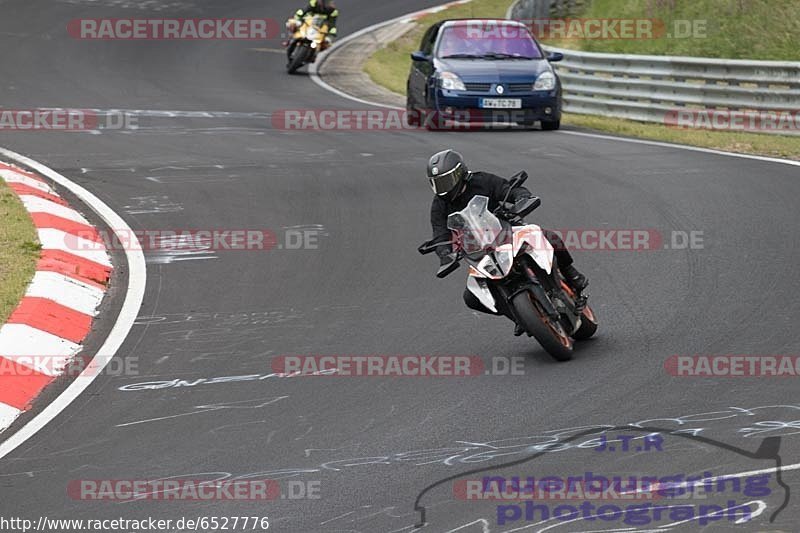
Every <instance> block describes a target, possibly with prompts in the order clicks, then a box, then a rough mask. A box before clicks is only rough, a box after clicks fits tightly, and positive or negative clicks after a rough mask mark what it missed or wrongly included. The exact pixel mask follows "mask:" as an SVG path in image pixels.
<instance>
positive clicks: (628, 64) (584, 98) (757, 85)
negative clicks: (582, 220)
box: [508, 0, 800, 133]
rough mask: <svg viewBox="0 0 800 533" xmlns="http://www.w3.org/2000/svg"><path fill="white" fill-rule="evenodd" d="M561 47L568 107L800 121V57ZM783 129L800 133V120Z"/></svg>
mask: <svg viewBox="0 0 800 533" xmlns="http://www.w3.org/2000/svg"><path fill="white" fill-rule="evenodd" d="M568 2H574V0H519V1H517V2H516V3H515V4H514V5H513V6H512V7H511V8H510V9H509V13H508V16H509V18H514V19H517V20H527V19H535V18H548V17H553V16H555V15H554V11H552V10H554V9H555V8H556V7H557V4H561V5H563V4H564V3H568ZM544 48H545V49H546V50H547V51H554V52H561V53H562V54H564V60H563V61H562V62H560V63H554V67H555V68H556V71H557V72H558V75H559V77H560V78H561V81H562V84H563V87H564V110H565V111H568V112H573V113H582V114H588V115H601V116H608V117H619V118H628V119H633V120H639V121H645V122H660V123H664V122H665V121H669V120H671V119H672V118H674V116H675V114H676V113H678V112H680V111H708V112H711V113H713V112H719V113H722V114H725V113H730V112H742V113H750V112H756V113H762V114H763V113H764V112H775V114H776V115H778V114H786V113H787V112H788V113H791V114H792V115H793V116H794V117H796V120H799V121H800V62H790V61H754V60H734V59H712V58H698V57H676V56H646V55H620V54H601V53H594V52H580V51H575V50H568V49H563V48H554V47H544ZM765 131H767V130H766V129H765ZM772 131H775V132H776V133H800V124H797V126H796V127H794V128H789V129H788V130H780V129H777V130H772Z"/></svg>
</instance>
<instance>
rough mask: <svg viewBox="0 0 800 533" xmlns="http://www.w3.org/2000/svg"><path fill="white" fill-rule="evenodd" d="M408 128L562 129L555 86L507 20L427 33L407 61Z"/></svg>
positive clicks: (545, 63) (531, 41)
mask: <svg viewBox="0 0 800 533" xmlns="http://www.w3.org/2000/svg"><path fill="white" fill-rule="evenodd" d="M411 59H412V65H411V72H410V73H409V76H408V90H407V93H406V94H407V95H408V96H407V103H406V107H407V110H408V116H409V122H411V123H412V124H419V123H424V124H425V125H426V126H427V127H429V128H436V127H441V125H442V124H443V123H446V122H458V123H462V122H467V123H476V122H477V123H493V122H504V123H509V122H510V123H520V124H523V125H526V126H531V125H533V124H534V123H535V122H537V121H541V125H542V129H545V130H557V129H558V128H559V127H560V125H561V81H560V80H559V78H558V75H556V73H555V71H554V70H553V67H552V66H551V65H550V62H555V61H560V60H561V59H563V55H562V54H560V53H553V54H550V55H546V54H545V53H544V52H543V51H542V48H541V47H540V46H539V43H538V42H537V41H536V39H535V38H534V37H533V35H532V34H531V32H530V31H529V30H528V29H527V28H526V27H525V25H524V24H522V23H519V22H515V21H511V20H499V19H497V20H477V19H469V20H447V21H442V22H439V23H437V24H435V25H433V26H431V27H430V28H429V29H428V31H427V32H425V35H424V36H423V38H422V44H421V46H420V50H419V51H417V52H414V53H413V54H411Z"/></svg>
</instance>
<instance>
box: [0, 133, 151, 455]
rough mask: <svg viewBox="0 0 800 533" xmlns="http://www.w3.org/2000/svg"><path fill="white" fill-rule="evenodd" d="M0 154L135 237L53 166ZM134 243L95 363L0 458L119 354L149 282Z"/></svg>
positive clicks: (99, 202)
mask: <svg viewBox="0 0 800 533" xmlns="http://www.w3.org/2000/svg"><path fill="white" fill-rule="evenodd" d="M0 155H2V156H5V157H7V158H9V159H11V160H13V161H16V162H18V163H21V164H23V165H26V166H27V167H29V168H31V169H33V170H35V171H36V172H38V173H40V174H41V175H43V176H45V177H47V178H50V179H51V180H53V181H54V182H56V183H58V184H59V185H61V186H62V187H64V188H66V189H68V190H69V191H71V192H72V193H73V194H75V196H77V197H78V198H79V199H80V200H81V202H83V203H84V204H86V205H88V206H89V207H90V208H91V209H92V210H93V211H94V212H95V213H97V215H98V216H99V217H100V218H101V219H103V221H104V222H105V223H106V224H108V226H109V227H110V228H111V229H112V231H114V233H116V234H117V237H118V238H120V239H121V238H122V236H121V235H120V234H119V233H118V232H125V233H126V235H129V236H132V237H133V239H136V237H135V236H134V234H133V230H131V228H130V227H129V226H128V224H126V223H125V221H124V220H123V219H122V217H120V216H119V215H118V214H117V213H115V212H114V211H113V210H112V209H111V208H110V207H109V206H107V205H106V204H105V203H104V202H103V201H102V200H100V199H99V198H98V197H97V196H95V195H94V194H92V193H91V192H89V191H88V190H86V189H85V188H83V187H81V186H80V185H78V184H77V183H74V182H72V181H70V180H69V179H67V178H65V177H64V176H62V175H61V174H59V173H58V172H56V171H55V170H52V169H51V168H49V167H47V166H45V165H43V164H42V163H39V162H38V161H34V160H33V159H30V158H28V157H25V156H24V155H21V154H18V153H16V152H12V151H11V150H8V149H6V148H0ZM128 238H130V237H128ZM132 244H133V246H130V247H128V248H127V249H126V250H125V257H126V259H127V262H128V287H127V290H126V293H125V301H124V302H123V303H122V308H121V309H120V312H119V315H118V316H117V320H116V322H115V323H114V326H113V327H112V329H111V331H110V332H109V334H108V337H106V340H105V342H104V343H103V345H102V346H101V347H100V349H99V350H98V352H97V354H96V355H95V357H94V361H95V362H94V364H92V365H89V367H88V368H87V369H85V370H84V371H83V372H82V373H81V375H80V376H78V377H77V378H76V379H75V381H73V382H72V383H70V385H69V386H68V387H67V388H66V389H65V390H64V391H63V392H62V393H61V394H60V395H59V396H58V397H57V398H56V399H55V400H53V401H52V402H51V403H50V404H49V405H47V406H46V407H45V408H44V409H43V410H42V411H41V412H40V413H39V414H37V415H36V416H35V417H33V419H31V420H30V421H29V422H28V423H27V424H25V425H24V426H22V427H21V428H20V429H19V430H18V431H17V432H16V433H14V434H13V435H11V436H10V437H9V438H8V439H7V440H5V441H4V442H3V443H0V459H2V458H4V457H5V456H7V455H8V454H10V453H11V452H13V451H14V450H16V449H17V448H18V447H19V446H20V445H22V444H23V443H24V442H26V441H27V440H28V439H30V438H31V437H33V436H34V435H35V434H36V433H38V432H39V431H40V430H41V429H42V428H43V427H45V426H46V425H47V424H48V423H49V422H50V421H52V420H53V419H54V418H55V417H57V416H58V415H59V414H60V413H61V412H62V411H63V410H64V409H66V408H67V407H68V406H69V405H70V404H71V403H72V402H73V401H74V400H75V399H76V398H77V397H78V396H80V395H81V393H82V392H83V391H84V390H86V389H87V388H88V387H89V385H91V384H92V382H93V381H94V380H95V378H97V376H99V375H100V374H101V373H102V370H103V369H104V368H105V367H106V366H107V365H108V363H109V362H110V361H111V359H112V358H113V357H114V356H115V355H116V353H117V350H119V348H120V346H122V343H123V342H124V341H125V339H126V338H127V336H128V333H129V332H130V330H131V328H132V327H133V323H134V321H135V320H136V317H137V315H138V314H139V308H140V307H141V305H142V302H143V301H144V291H145V286H146V284H147V267H146V265H145V260H144V254H143V253H142V252H141V250H140V249H141V246H138V244H139V243H138V241H137V242H133V243H132ZM3 429H5V428H3Z"/></svg>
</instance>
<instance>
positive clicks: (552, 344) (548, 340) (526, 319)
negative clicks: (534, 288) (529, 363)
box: [511, 291, 573, 361]
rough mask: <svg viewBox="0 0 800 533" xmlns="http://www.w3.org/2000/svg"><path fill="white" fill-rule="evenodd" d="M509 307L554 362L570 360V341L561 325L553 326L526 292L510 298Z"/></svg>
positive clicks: (571, 347)
mask: <svg viewBox="0 0 800 533" xmlns="http://www.w3.org/2000/svg"><path fill="white" fill-rule="evenodd" d="M511 305H512V307H513V308H514V311H515V314H516V315H517V317H518V318H519V320H520V322H521V325H522V327H523V328H524V329H525V331H527V332H528V333H529V334H530V335H533V337H534V338H535V339H536V340H537V341H538V342H539V344H541V345H542V348H544V349H545V351H546V352H547V353H549V354H550V356H551V357H552V358H553V359H555V360H556V361H569V360H570V359H572V349H573V343H572V339H571V338H570V337H569V335H567V333H566V332H565V331H564V328H563V327H562V326H561V324H558V323H556V324H554V323H553V322H552V321H551V320H550V319H549V317H548V316H547V315H546V314H545V313H544V312H543V311H541V310H540V309H539V308H538V306H537V304H536V302H535V301H534V300H533V298H532V296H531V293H529V292H528V291H524V292H521V293H519V294H517V295H516V296H514V297H513V298H511Z"/></svg>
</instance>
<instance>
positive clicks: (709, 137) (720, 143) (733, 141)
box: [561, 113, 800, 161]
mask: <svg viewBox="0 0 800 533" xmlns="http://www.w3.org/2000/svg"><path fill="white" fill-rule="evenodd" d="M561 123H562V124H569V125H573V126H580V127H583V128H590V129H593V130H598V131H602V132H606V133H612V134H617V135H622V136H626V137H638V138H641V139H651V140H655V141H661V142H668V143H676V144H688V145H691V146H700V147H702V148H712V149H714V150H724V151H726V152H737V153H742V154H755V155H765V156H769V157H779V158H784V159H794V160H797V161H800V136H790V135H771V134H766V133H763V134H759V133H740V132H732V131H709V130H699V129H692V130H690V129H681V128H670V127H666V126H663V125H661V124H647V123H643V122H635V121H633V120H623V119H619V118H605V117H595V116H590V115H576V114H572V113H564V114H563V115H562V118H561Z"/></svg>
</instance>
